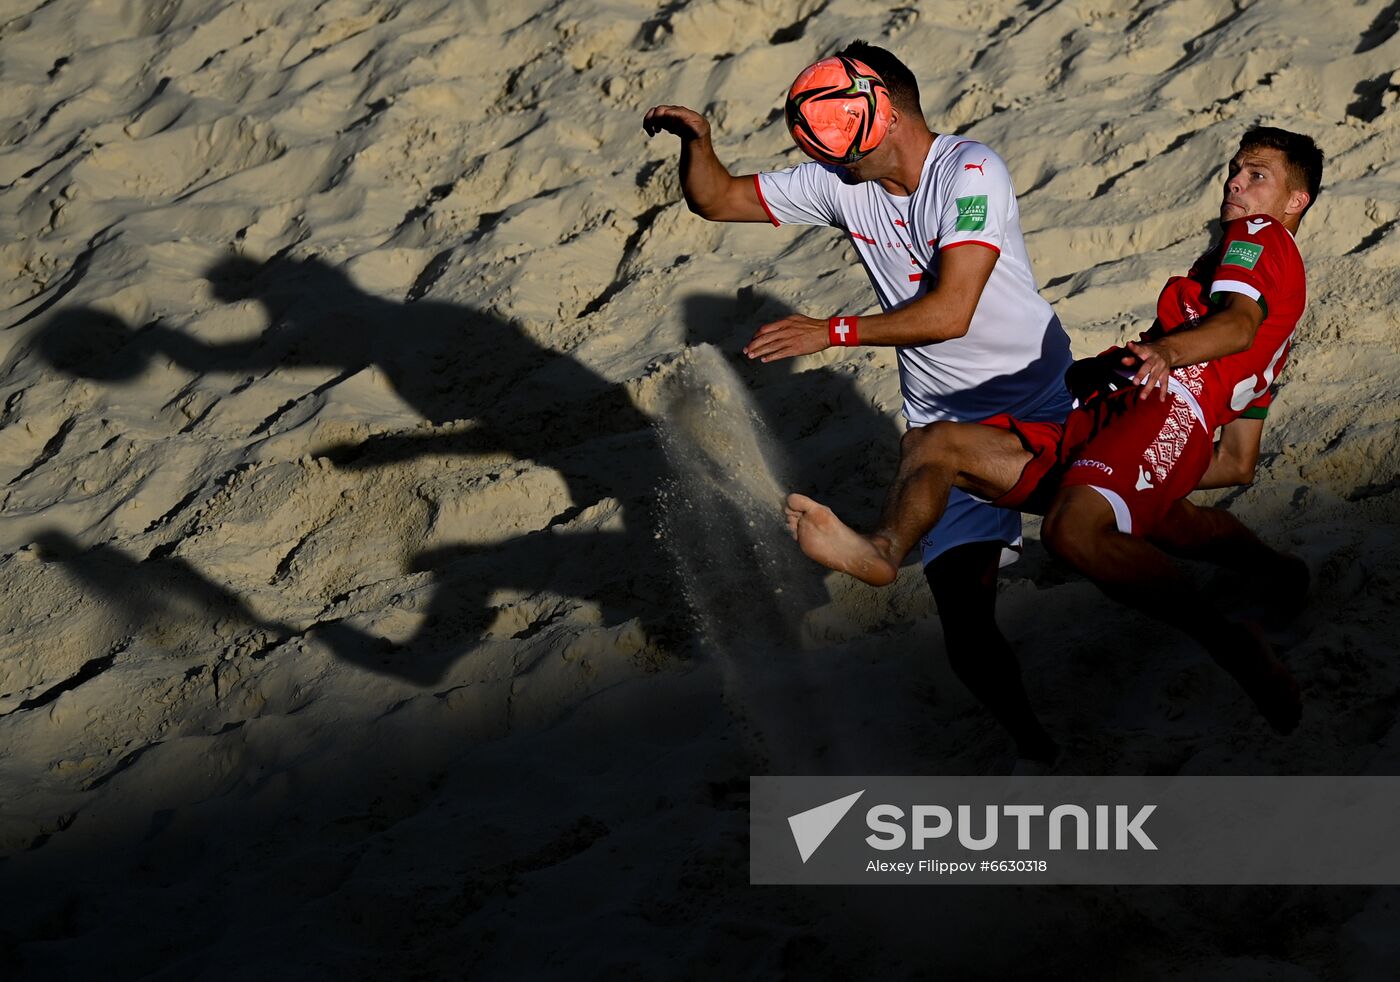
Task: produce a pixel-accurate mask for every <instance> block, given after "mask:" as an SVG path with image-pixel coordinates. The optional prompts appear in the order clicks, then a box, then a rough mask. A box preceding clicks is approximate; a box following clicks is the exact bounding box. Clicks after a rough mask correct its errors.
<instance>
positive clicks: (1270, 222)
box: [1220, 214, 1303, 270]
mask: <svg viewBox="0 0 1400 982" xmlns="http://www.w3.org/2000/svg"><path fill="white" fill-rule="evenodd" d="M1222 247H1223V250H1224V251H1223V254H1221V260H1220V264H1221V265H1222V266H1228V265H1235V266H1244V267H1245V268H1247V269H1253V268H1254V265H1255V263H1257V262H1258V261H1259V260H1260V259H1261V258H1264V257H1265V256H1267V257H1268V259H1269V261H1270V262H1271V263H1279V262H1282V263H1283V264H1284V268H1288V267H1294V266H1296V267H1297V268H1298V269H1299V270H1301V269H1302V267H1303V256H1302V253H1300V252H1299V251H1298V243H1297V242H1296V241H1295V240H1294V238H1293V233H1292V232H1290V231H1289V230H1288V228H1287V227H1286V226H1285V225H1284V224H1283V223H1282V222H1280V221H1279V220H1278V219H1277V218H1273V217H1272V216H1270V215H1263V214H1260V215H1245V216H1244V217H1243V218H1236V219H1234V220H1232V221H1230V222H1227V223H1226V224H1225V228H1224V237H1223V240H1222Z"/></svg>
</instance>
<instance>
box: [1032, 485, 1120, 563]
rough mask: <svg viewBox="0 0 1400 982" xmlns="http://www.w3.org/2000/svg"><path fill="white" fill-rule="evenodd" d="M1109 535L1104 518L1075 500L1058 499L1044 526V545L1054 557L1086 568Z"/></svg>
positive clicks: (1046, 516)
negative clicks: (1103, 539)
mask: <svg viewBox="0 0 1400 982" xmlns="http://www.w3.org/2000/svg"><path fill="white" fill-rule="evenodd" d="M1106 531H1108V527H1107V526H1106V525H1105V524H1104V522H1103V521H1102V519H1101V516H1099V515H1097V514H1095V513H1094V512H1093V511H1092V510H1091V509H1089V508H1085V507H1084V506H1083V505H1082V504H1081V503H1080V502H1079V501H1077V500H1075V499H1072V498H1071V499H1069V500H1065V499H1064V498H1059V499H1056V501H1055V503H1054V504H1053V505H1052V506H1051V508H1050V510H1049V511H1048V512H1047V513H1046V515H1045V521H1044V522H1043V523H1042V524H1041V526H1040V541H1041V542H1042V543H1043V544H1044V546H1045V548H1046V549H1047V550H1048V551H1049V552H1050V553H1051V554H1052V555H1054V556H1057V557H1059V558H1060V559H1062V560H1064V561H1065V562H1067V563H1069V564H1070V565H1071V566H1075V567H1083V566H1084V564H1085V562H1086V561H1087V560H1088V559H1089V558H1090V557H1091V556H1092V555H1093V554H1094V552H1095V550H1096V549H1097V548H1098V546H1099V540H1100V539H1101V537H1102V535H1103V534H1104V533H1105V532H1106Z"/></svg>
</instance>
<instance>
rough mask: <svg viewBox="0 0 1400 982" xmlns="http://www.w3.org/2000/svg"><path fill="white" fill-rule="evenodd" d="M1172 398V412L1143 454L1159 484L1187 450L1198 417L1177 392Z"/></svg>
mask: <svg viewBox="0 0 1400 982" xmlns="http://www.w3.org/2000/svg"><path fill="white" fill-rule="evenodd" d="M1171 400H1172V408H1171V412H1170V414H1169V415H1168V416H1167V418H1166V421H1165V422H1163V423H1162V429H1161V432H1159V433H1158V434H1157V439H1155V440H1153V441H1152V445H1151V446H1149V447H1148V448H1147V450H1146V451H1145V452H1144V453H1143V455H1142V459H1143V460H1144V461H1146V463H1147V466H1148V467H1150V468H1152V476H1153V477H1154V478H1155V479H1156V480H1157V483H1159V484H1160V483H1161V482H1162V481H1165V480H1166V479H1167V472H1168V471H1169V470H1171V469H1172V467H1174V466H1175V465H1176V462H1177V461H1178V460H1180V459H1181V455H1182V454H1183V453H1185V452H1186V441H1187V440H1189V439H1190V438H1191V428H1192V427H1193V426H1195V425H1196V417H1195V416H1194V415H1193V414H1192V413H1191V407H1190V406H1189V405H1187V404H1186V400H1185V399H1183V398H1181V397H1180V396H1178V395H1175V394H1173V395H1172V397H1171Z"/></svg>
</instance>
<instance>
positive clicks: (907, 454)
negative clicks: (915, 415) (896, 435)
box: [899, 422, 954, 464]
mask: <svg viewBox="0 0 1400 982" xmlns="http://www.w3.org/2000/svg"><path fill="white" fill-rule="evenodd" d="M953 426H954V424H952V423H947V422H937V423H929V424H927V425H926V426H915V427H913V428H912V429H909V430H906V431H905V433H904V436H903V437H902V438H901V440H900V444H899V452H900V455H901V456H902V457H903V458H904V460H905V461H906V462H907V463H910V464H934V463H939V462H940V461H942V460H944V459H945V458H946V457H947V456H948V455H949V453H951V451H952V441H953V432H954V430H953Z"/></svg>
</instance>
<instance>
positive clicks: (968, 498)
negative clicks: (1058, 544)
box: [919, 388, 1070, 566]
mask: <svg viewBox="0 0 1400 982" xmlns="http://www.w3.org/2000/svg"><path fill="white" fill-rule="evenodd" d="M1069 411H1070V400H1069V393H1068V392H1066V391H1065V390H1064V389H1063V388H1061V389H1058V390H1057V391H1056V392H1055V394H1054V396H1052V397H1051V398H1050V399H1047V400H1046V401H1045V402H1044V403H1043V404H1042V405H1040V406H1038V407H1037V408H1036V410H1035V411H1034V412H1028V413H1025V414H1023V415H1022V416H1021V418H1022V419H1026V420H1033V421H1036V422H1057V423H1058V422H1062V421H1063V420H1064V418H1065V417H1066V416H1068V415H1069ZM969 542H1000V543H1001V544H1002V546H1003V548H1002V550H1001V565H1002V566H1009V565H1010V564H1011V563H1014V562H1015V561H1016V558H1017V557H1018V556H1019V555H1020V554H1021V513H1020V512H1018V511H1012V510H1011V509H1009V508H997V507H995V506H994V505H992V504H991V503H990V502H987V501H983V500H982V499H981V498H974V497H973V496H972V495H970V494H968V493H967V492H966V491H962V490H960V489H958V488H953V489H952V490H951V491H949V492H948V508H947V509H946V510H945V511H944V512H943V517H942V518H940V519H939V520H938V524H937V525H935V526H934V527H933V528H931V529H929V532H928V534H927V535H925V536H924V537H923V538H922V539H920V540H919V552H920V555H921V560H920V561H921V562H922V563H923V565H925V566H927V565H928V564H929V563H931V562H933V561H934V560H935V559H937V558H938V557H939V556H941V555H943V554H944V553H945V552H947V551H948V550H949V549H953V548H956V547H957V546H961V545H966V544H967V543H969Z"/></svg>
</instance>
